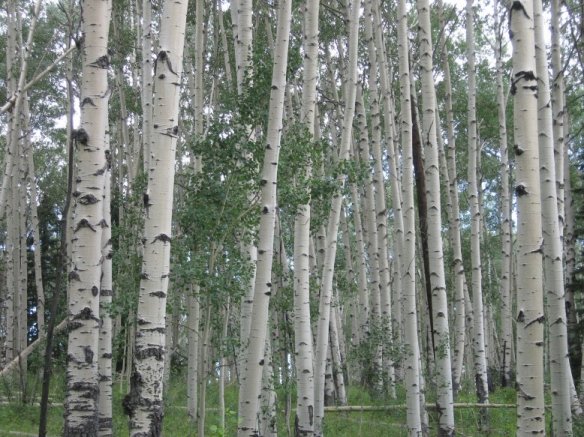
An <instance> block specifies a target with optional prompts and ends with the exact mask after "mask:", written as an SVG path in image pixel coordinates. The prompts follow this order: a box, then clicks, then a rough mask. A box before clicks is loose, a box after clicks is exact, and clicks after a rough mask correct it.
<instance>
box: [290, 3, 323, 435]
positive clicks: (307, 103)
mask: <svg viewBox="0 0 584 437" xmlns="http://www.w3.org/2000/svg"><path fill="white" fill-rule="evenodd" d="M318 15H319V2H318V1H317V0H307V1H306V4H305V15H304V69H303V81H302V82H303V88H302V114H301V122H302V123H303V125H304V126H306V129H307V131H308V134H309V135H310V136H311V139H314V125H315V119H316V117H315V111H316V83H317V79H318ZM305 174H306V177H307V178H310V176H311V175H312V168H311V166H310V164H308V166H307V168H306V173H305ZM310 208H311V206H310V203H307V204H304V205H300V206H299V207H298V209H297V211H296V216H295V217H294V339H295V340H294V341H295V348H294V350H295V354H296V355H295V356H296V358H295V360H294V363H295V366H296V381H297V398H296V420H295V422H294V423H295V425H294V432H295V434H296V435H297V436H310V435H312V434H313V431H314V427H313V425H314V363H313V353H314V352H313V347H312V346H313V345H312V329H311V324H310V263H309V261H310V259H309V258H310V213H311V210H310Z"/></svg>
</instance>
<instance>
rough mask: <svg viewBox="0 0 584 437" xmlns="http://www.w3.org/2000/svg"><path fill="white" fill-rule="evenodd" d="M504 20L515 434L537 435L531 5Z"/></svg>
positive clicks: (540, 407)
mask: <svg viewBox="0 0 584 437" xmlns="http://www.w3.org/2000/svg"><path fill="white" fill-rule="evenodd" d="M509 20H510V23H509V27H510V35H511V42H512V44H513V76H512V89H511V92H512V94H513V102H514V111H513V113H514V116H513V121H514V139H515V140H514V141H515V160H516V177H515V180H516V182H515V184H516V185H515V194H516V196H517V255H516V256H517V318H516V322H517V435H521V436H523V435H534V434H542V435H543V434H544V433H545V428H544V425H545V421H544V413H545V412H544V377H543V345H544V341H543V340H544V338H543V324H544V311H543V281H542V267H543V266H542V243H543V242H542V230H541V229H542V228H541V197H540V183H539V170H540V164H539V150H538V139H537V89H538V80H537V75H536V71H537V70H536V64H535V41H534V30H533V3H532V2H530V1H521V0H515V1H513V3H512V4H511V9H510V15H509Z"/></svg>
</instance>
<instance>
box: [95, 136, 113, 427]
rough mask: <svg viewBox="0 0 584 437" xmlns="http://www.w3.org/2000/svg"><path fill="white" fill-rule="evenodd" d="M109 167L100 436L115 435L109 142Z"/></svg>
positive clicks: (105, 193) (101, 305) (103, 243)
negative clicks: (113, 413) (113, 414)
mask: <svg viewBox="0 0 584 437" xmlns="http://www.w3.org/2000/svg"><path fill="white" fill-rule="evenodd" d="M105 154H106V170H105V178H104V188H103V205H102V207H103V219H102V222H101V227H102V234H101V248H102V249H101V250H102V267H101V288H100V291H99V316H100V327H99V357H98V373H99V432H98V435H99V436H103V437H108V436H112V435H113V424H112V422H113V416H112V381H113V380H112V335H113V333H112V324H113V323H112V322H113V321H112V316H111V314H110V311H111V304H112V297H113V285H112V256H113V253H112V240H111V237H112V231H111V205H110V204H111V151H110V149H109V138H108V141H107V142H106V149H105Z"/></svg>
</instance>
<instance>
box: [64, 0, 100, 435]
mask: <svg viewBox="0 0 584 437" xmlns="http://www.w3.org/2000/svg"><path fill="white" fill-rule="evenodd" d="M82 10H83V13H82V26H83V33H84V36H85V41H84V46H83V67H82V83H81V99H80V101H81V104H80V107H81V126H80V128H79V129H78V130H77V131H75V132H74V137H75V138H74V139H75V144H76V146H77V160H76V163H77V167H78V169H79V173H78V176H77V181H76V182H77V185H76V187H75V191H74V192H73V193H72V196H73V198H74V204H73V217H74V223H73V238H72V240H73V241H72V266H71V270H70V272H69V289H68V317H69V341H68V348H67V350H68V352H67V353H68V365H67V398H66V403H65V430H64V432H63V435H65V436H81V435H88V434H89V435H95V434H97V433H98V405H97V404H98V395H99V374H98V357H97V354H98V353H99V349H98V347H99V324H100V312H99V294H100V287H101V273H102V268H101V257H102V226H103V223H104V222H103V190H104V185H105V173H106V171H107V165H108V164H107V154H106V151H107V150H108V141H107V130H108V99H109V88H108V82H107V69H108V66H109V59H108V54H107V44H108V32H109V22H110V15H111V2H110V1H109V0H105V1H100V2H83V5H82Z"/></svg>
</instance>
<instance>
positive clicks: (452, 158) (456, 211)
mask: <svg viewBox="0 0 584 437" xmlns="http://www.w3.org/2000/svg"><path fill="white" fill-rule="evenodd" d="M438 4H439V19H440V28H441V29H444V26H445V24H444V17H443V15H444V8H443V7H442V2H441V1H440V2H439V3H438ZM445 33H446V32H445V31H442V32H440V40H441V41H440V45H441V49H442V50H441V51H442V70H443V72H444V87H445V94H446V95H445V105H446V108H445V112H446V135H447V140H448V153H446V151H445V154H446V162H447V173H446V174H447V176H448V197H449V203H448V205H447V210H448V220H449V232H450V240H451V243H450V244H451V245H452V252H453V254H452V255H453V258H454V259H453V264H454V266H453V270H454V303H453V304H454V307H455V316H454V336H455V339H454V345H453V355H452V389H453V391H454V393H456V392H457V390H458V388H459V386H460V379H461V376H462V368H463V364H464V345H465V341H466V329H465V301H464V299H465V295H464V287H465V284H466V276H465V270H464V263H463V260H462V242H461V238H460V206H459V201H458V174H457V170H456V167H457V166H456V141H455V138H456V136H455V134H454V113H453V109H452V84H451V78H450V63H449V59H448V46H447V44H446V36H445Z"/></svg>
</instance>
